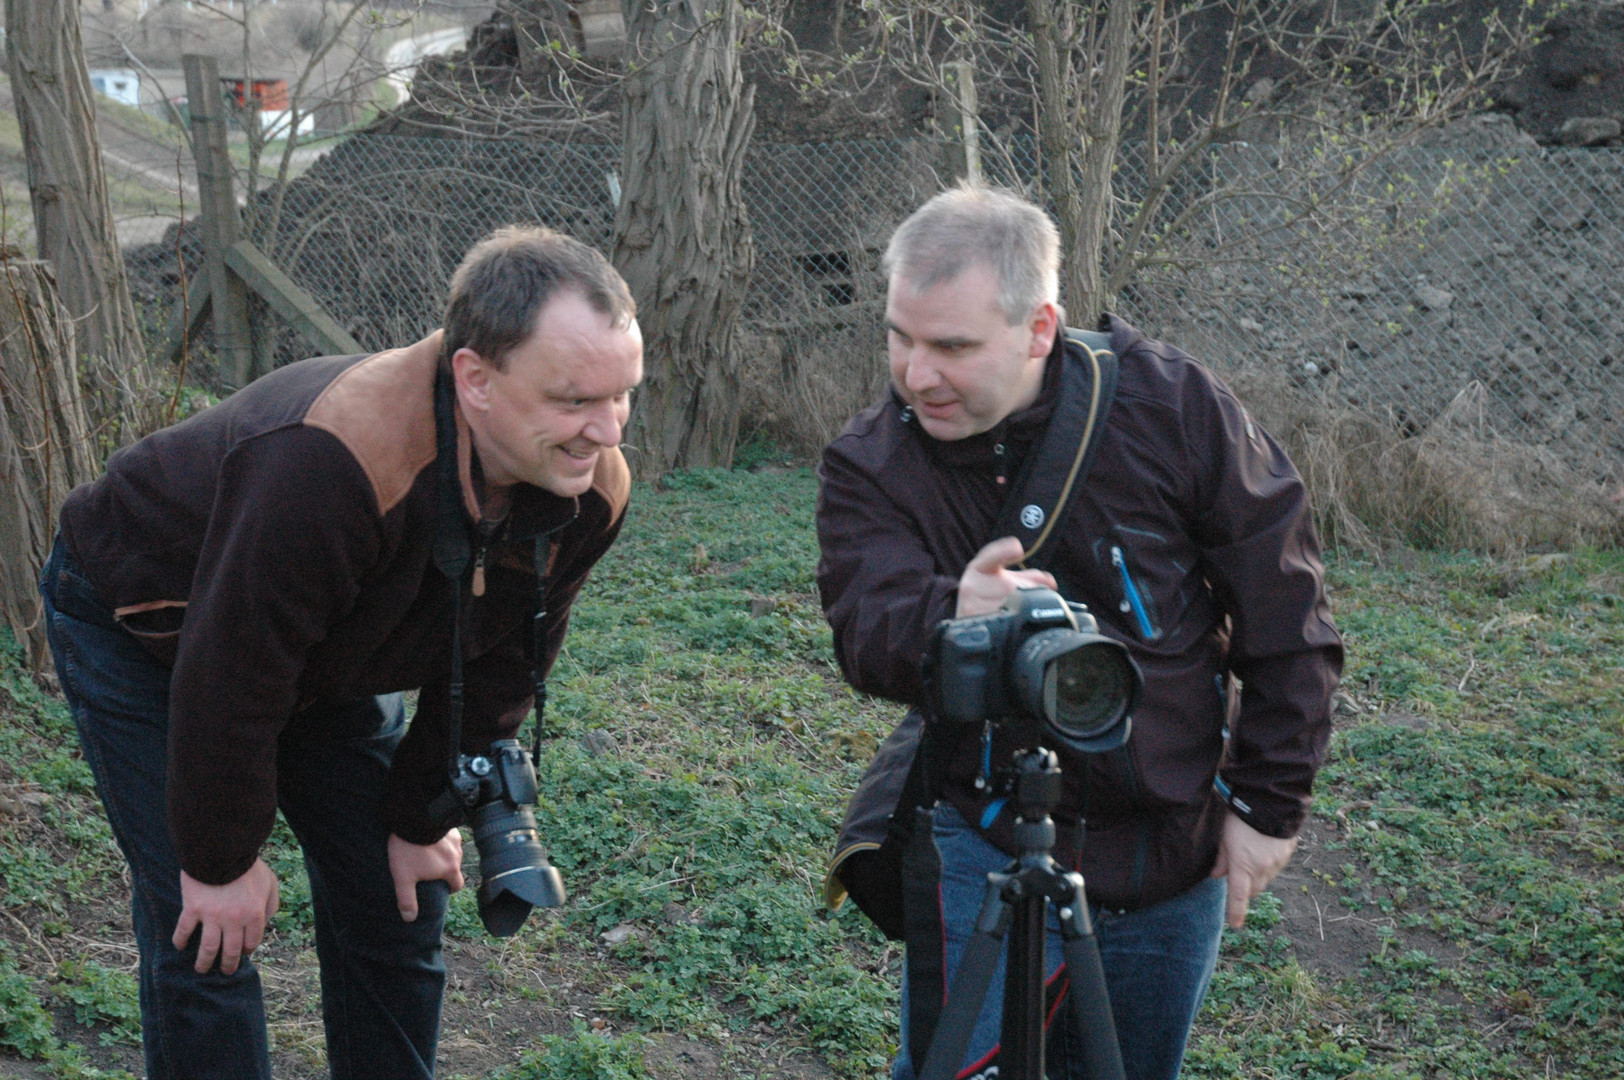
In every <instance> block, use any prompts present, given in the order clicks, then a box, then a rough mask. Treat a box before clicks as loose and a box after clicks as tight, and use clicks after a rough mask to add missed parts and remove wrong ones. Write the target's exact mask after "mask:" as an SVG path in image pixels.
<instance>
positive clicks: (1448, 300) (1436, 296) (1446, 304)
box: [1415, 283, 1455, 311]
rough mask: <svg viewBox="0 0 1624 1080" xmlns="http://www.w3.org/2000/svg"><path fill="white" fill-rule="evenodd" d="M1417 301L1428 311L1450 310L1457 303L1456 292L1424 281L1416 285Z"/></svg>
mask: <svg viewBox="0 0 1624 1080" xmlns="http://www.w3.org/2000/svg"><path fill="white" fill-rule="evenodd" d="M1415 303H1416V306H1417V307H1420V308H1422V309H1424V310H1426V311H1448V310H1449V309H1450V307H1451V305H1453V304H1454V303H1455V294H1454V293H1452V292H1450V291H1449V290H1448V289H1440V288H1438V287H1437V286H1436V285H1428V284H1426V283H1422V284H1420V285H1417V286H1416V287H1415Z"/></svg>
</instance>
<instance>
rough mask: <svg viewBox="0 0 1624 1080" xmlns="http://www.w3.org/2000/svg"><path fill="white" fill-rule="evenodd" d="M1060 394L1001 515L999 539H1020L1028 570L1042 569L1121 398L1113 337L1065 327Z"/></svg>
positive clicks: (1057, 395)
mask: <svg viewBox="0 0 1624 1080" xmlns="http://www.w3.org/2000/svg"><path fill="white" fill-rule="evenodd" d="M1062 347H1063V348H1064V349H1065V362H1064V364H1062V365H1061V369H1060V392H1059V393H1058V394H1056V395H1055V405H1054V412H1053V413H1052V414H1051V415H1050V417H1049V423H1048V426H1047V427H1045V428H1044V431H1043V435H1042V437H1041V438H1040V439H1039V441H1038V444H1037V446H1036V447H1035V448H1034V449H1033V451H1032V452H1031V453H1029V454H1028V455H1027V459H1026V463H1025V464H1024V465H1023V466H1022V467H1021V473H1020V476H1019V477H1017V478H1016V481H1015V486H1014V487H1013V488H1012V489H1011V491H1010V493H1009V495H1008V496H1007V497H1006V498H1005V499H1004V505H1003V507H1002V508H1001V509H1000V510H999V513H998V531H997V532H996V533H994V534H993V535H995V536H1013V537H1016V538H1017V539H1019V540H1020V542H1021V546H1022V547H1023V548H1024V549H1025V550H1026V557H1025V558H1024V559H1022V560H1021V562H1020V563H1019V565H1020V566H1021V567H1022V568H1023V569H1024V568H1029V567H1033V566H1037V565H1040V555H1041V554H1042V553H1043V545H1044V542H1045V541H1047V540H1048V539H1049V535H1050V533H1051V532H1052V531H1053V530H1054V528H1055V525H1056V524H1057V523H1058V522H1059V521H1060V519H1061V517H1062V516H1063V515H1064V513H1065V508H1066V503H1067V501H1068V500H1069V499H1070V498H1071V494H1072V492H1073V491H1074V490H1075V489H1076V486H1077V484H1078V482H1079V481H1081V480H1083V479H1084V478H1085V477H1087V476H1088V469H1089V466H1090V465H1091V464H1093V461H1094V454H1095V451H1097V450H1098V449H1099V444H1100V436H1101V435H1102V434H1103V433H1104V431H1105V414H1106V413H1107V412H1108V411H1109V410H1110V408H1111V401H1112V399H1114V398H1115V397H1116V385H1117V356H1116V353H1114V352H1112V351H1111V336H1110V335H1109V334H1105V333H1101V332H1099V331H1095V330H1076V329H1073V328H1071V327H1069V326H1068V327H1066V328H1065V337H1064V339H1063V343H1062Z"/></svg>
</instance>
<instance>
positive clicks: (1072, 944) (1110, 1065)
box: [1060, 874, 1123, 1080]
mask: <svg viewBox="0 0 1624 1080" xmlns="http://www.w3.org/2000/svg"><path fill="white" fill-rule="evenodd" d="M1066 876H1067V877H1068V878H1072V877H1075V875H1072V874H1068V875H1066ZM1074 884H1075V886H1076V892H1075V893H1074V898H1073V899H1072V900H1071V901H1070V902H1068V903H1067V904H1066V905H1065V906H1063V907H1061V908H1060V935H1061V943H1060V944H1061V950H1062V953H1063V955H1064V956H1065V958H1066V974H1067V976H1068V977H1069V978H1070V980H1071V986H1070V988H1069V989H1068V990H1067V992H1066V996H1067V997H1069V998H1070V999H1071V1001H1070V1007H1071V1015H1072V1020H1073V1022H1074V1023H1075V1024H1076V1027H1077V1032H1078V1034H1079V1037H1080V1038H1081V1039H1082V1062H1083V1072H1084V1075H1086V1076H1089V1077H1092V1078H1093V1080H1123V1070H1122V1047H1121V1045H1120V1044H1119V1043H1118V1042H1117V1032H1116V1022H1115V1021H1114V1020H1113V1019H1112V1017H1111V999H1110V997H1109V996H1108V995H1107V993H1106V990H1105V966H1104V965H1103V964H1101V963H1100V946H1099V942H1098V941H1097V940H1096V939H1095V937H1094V926H1093V924H1092V923H1091V922H1090V920H1089V917H1088V903H1087V902H1086V901H1085V900H1084V899H1083V888H1082V879H1081V878H1077V880H1076V881H1075V883H1074Z"/></svg>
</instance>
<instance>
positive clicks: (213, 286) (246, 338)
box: [181, 54, 254, 390]
mask: <svg viewBox="0 0 1624 1080" xmlns="http://www.w3.org/2000/svg"><path fill="white" fill-rule="evenodd" d="M181 64H182V65H183V66H184V68H185V70H186V103H187V106H188V107H189V108H190V110H191V113H192V146H193V152H194V153H195V155H196V158H197V187H198V203H199V208H200V214H201V221H202V226H203V248H204V251H205V253H206V256H207V272H208V278H209V309H210V312H211V314H212V316H213V319H214V344H215V347H216V348H217V349H218V350H219V353H220V381H221V382H223V383H225V385H226V386H227V387H229V388H231V389H233V390H235V389H238V388H239V387H242V386H246V385H247V384H248V380H249V378H250V375H251V370H252V366H253V360H254V348H253V335H252V333H251V331H250V329H249V322H248V290H247V289H246V288H245V287H244V285H243V282H242V279H240V278H239V277H237V275H235V274H233V273H232V272H231V270H230V268H229V267H228V266H227V265H226V253H227V252H228V251H230V250H231V245H233V244H235V243H236V242H237V239H238V234H239V232H240V229H241V226H240V225H239V223H238V220H237V197H236V193H235V191H234V190H233V185H232V177H231V157H230V155H229V154H227V152H226V111H225V101H224V99H223V98H222V97H221V94H220V70H219V68H218V67H217V66H216V65H215V62H214V57H212V56H198V55H195V54H188V55H186V56H183V57H181Z"/></svg>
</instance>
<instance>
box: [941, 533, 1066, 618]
mask: <svg viewBox="0 0 1624 1080" xmlns="http://www.w3.org/2000/svg"><path fill="white" fill-rule="evenodd" d="M1025 554H1026V552H1025V551H1024V550H1023V549H1022V548H1021V542H1020V541H1019V540H1017V539H1016V538H1015V537H1013V536H1006V537H1004V538H1003V539H1001V540H994V541H993V542H992V543H990V544H988V545H987V546H986V547H984V548H982V549H981V550H980V551H978V552H976V553H975V558H973V559H971V560H970V565H969V566H966V567H965V568H964V574H963V576H962V577H960V578H959V607H958V611H957V612H955V615H956V617H958V618H960V619H962V618H964V617H965V616H967V615H991V614H992V613H993V612H995V611H997V610H998V608H999V606H1000V605H1001V604H1003V602H1004V598H1005V597H1007V596H1008V595H1009V594H1010V593H1012V592H1014V591H1015V590H1016V589H1019V588H1021V587H1022V586H1031V585H1040V586H1042V587H1043V588H1045V589H1053V588H1055V583H1054V576H1053V575H1052V574H1050V573H1048V572H1047V571H1044V570H1011V569H1009V566H1010V564H1011V563H1017V562H1020V561H1021V558H1022V556H1024V555H1025Z"/></svg>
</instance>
